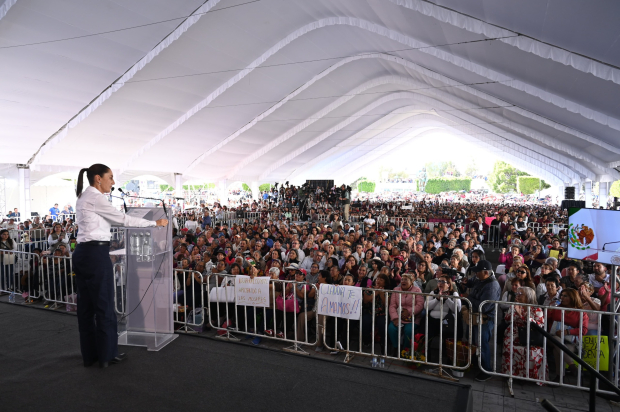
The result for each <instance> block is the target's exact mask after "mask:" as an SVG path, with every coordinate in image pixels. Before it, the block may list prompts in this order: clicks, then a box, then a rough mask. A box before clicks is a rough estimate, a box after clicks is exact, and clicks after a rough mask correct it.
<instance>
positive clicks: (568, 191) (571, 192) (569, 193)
mask: <svg viewBox="0 0 620 412" xmlns="http://www.w3.org/2000/svg"><path fill="white" fill-rule="evenodd" d="M564 199H566V200H575V187H574V186H567V187H566V188H565V189H564Z"/></svg>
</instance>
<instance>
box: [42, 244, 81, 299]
mask: <svg viewBox="0 0 620 412" xmlns="http://www.w3.org/2000/svg"><path fill="white" fill-rule="evenodd" d="M39 273H40V276H41V277H40V286H41V290H42V292H43V299H45V300H46V301H48V302H53V305H52V309H56V308H57V307H58V305H62V304H64V305H71V306H69V307H68V308H67V310H68V311H71V310H75V309H76V308H77V288H76V286H75V282H74V278H75V273H74V272H73V263H72V261H71V258H70V257H67V256H52V255H42V256H41V265H40V272H39Z"/></svg>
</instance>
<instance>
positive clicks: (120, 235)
mask: <svg viewBox="0 0 620 412" xmlns="http://www.w3.org/2000/svg"><path fill="white" fill-rule="evenodd" d="M110 235H111V238H110V241H112V242H113V241H117V242H119V244H123V243H124V242H125V229H124V228H122V227H112V228H110Z"/></svg>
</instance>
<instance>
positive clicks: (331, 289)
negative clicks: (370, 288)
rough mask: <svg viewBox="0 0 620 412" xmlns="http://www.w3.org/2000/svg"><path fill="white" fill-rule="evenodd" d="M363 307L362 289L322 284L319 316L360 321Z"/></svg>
mask: <svg viewBox="0 0 620 412" xmlns="http://www.w3.org/2000/svg"><path fill="white" fill-rule="evenodd" d="M361 307H362V289H361V288H358V287H355V286H340V285H326V284H324V283H323V284H321V289H320V290H319V304H318V309H319V312H318V313H319V315H326V316H335V317H338V318H345V319H353V320H359V319H360V316H361V313H362V311H361Z"/></svg>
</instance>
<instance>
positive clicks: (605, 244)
mask: <svg viewBox="0 0 620 412" xmlns="http://www.w3.org/2000/svg"><path fill="white" fill-rule="evenodd" d="M614 243H620V241H618V242H607V243H603V251H604V250H605V246H607V245H612V244H614Z"/></svg>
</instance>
